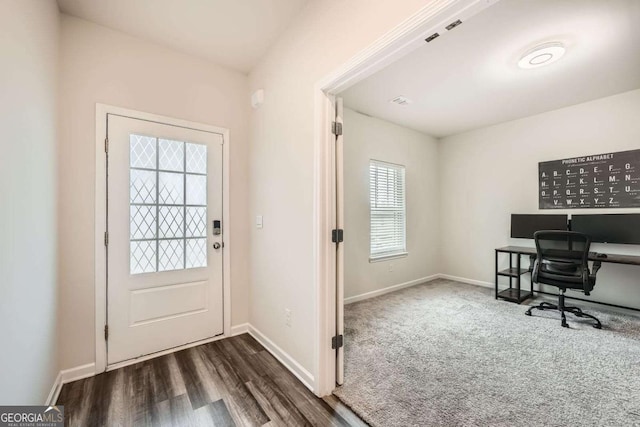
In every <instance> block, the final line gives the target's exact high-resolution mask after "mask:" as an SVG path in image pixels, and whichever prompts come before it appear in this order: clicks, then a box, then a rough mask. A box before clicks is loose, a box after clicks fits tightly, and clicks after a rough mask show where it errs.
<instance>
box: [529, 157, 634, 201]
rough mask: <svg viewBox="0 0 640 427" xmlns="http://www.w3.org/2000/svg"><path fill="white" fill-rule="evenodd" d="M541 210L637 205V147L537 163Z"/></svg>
mask: <svg viewBox="0 0 640 427" xmlns="http://www.w3.org/2000/svg"><path fill="white" fill-rule="evenodd" d="M538 177H539V185H538V196H539V207H540V209H573V208H580V209H585V208H638V207H640V150H631V151H620V152H617V153H607V154H598V155H593V156H584V157H572V158H569V159H562V160H552V161H548V162H540V163H538Z"/></svg>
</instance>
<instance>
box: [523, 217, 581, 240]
mask: <svg viewBox="0 0 640 427" xmlns="http://www.w3.org/2000/svg"><path fill="white" fill-rule="evenodd" d="M568 219H569V217H568V216H567V215H529V214H525V215H523V214H511V237H512V238H514V239H533V233H535V232H536V231H539V230H567V228H568V227H567V224H568Z"/></svg>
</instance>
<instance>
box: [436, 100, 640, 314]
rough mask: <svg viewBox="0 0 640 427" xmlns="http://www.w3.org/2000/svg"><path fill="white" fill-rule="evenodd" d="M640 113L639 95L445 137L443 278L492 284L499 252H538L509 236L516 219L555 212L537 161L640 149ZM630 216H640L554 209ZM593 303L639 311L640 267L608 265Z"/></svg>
mask: <svg viewBox="0 0 640 427" xmlns="http://www.w3.org/2000/svg"><path fill="white" fill-rule="evenodd" d="M522 102H525V101H522ZM639 114H640V90H635V91H631V92H626V93H623V94H619V95H615V96H611V97H607V98H603V99H599V100H596V101H591V102H587V103H583V104H578V105H575V106H572V107H567V108H563V109H560V110H556V111H551V112H547V113H544V114H540V115H536V116H532V117H528V118H524V119H521V120H515V121H511V122H507V123H503V124H499V125H496V126H491V127H487V128H483V129H479V130H475V131H471V132H467V133H463V134H460V135H455V136H451V137H447V138H444V139H442V140H441V141H440V167H441V172H442V173H441V178H440V182H441V183H442V186H441V200H442V204H441V212H440V215H441V218H442V235H441V237H442V238H441V244H442V259H443V271H442V272H443V273H446V274H451V275H453V276H458V277H464V278H469V279H474V280H480V281H484V282H491V283H492V282H493V280H494V276H493V275H494V248H497V247H499V246H504V245H507V244H518V245H521V246H524V245H528V246H533V242H532V241H531V240H520V239H510V238H509V233H510V228H509V227H510V225H509V224H510V214H511V213H551V212H550V211H548V210H545V211H540V210H538V162H541V161H546V160H557V159H562V158H567V157H574V156H579V155H587V154H600V153H607V152H613V151H623V150H632V149H639V148H640V120H638V117H640V116H639ZM628 212H636V213H637V212H640V210H639V209H607V210H600V209H599V210H594V209H574V210H563V211H555V210H554V211H553V213H568V214H571V213H628ZM593 250H595V251H600V252H610V253H629V254H637V255H640V247H638V246H631V245H602V244H599V245H597V244H594V245H593ZM507 263H508V258H506V257H504V258H503V260H502V264H503V266H504V265H505V264H507ZM503 283H505V282H503ZM527 283H528V282H527ZM527 286H528V285H527ZM576 296H579V295H576ZM591 297H592V298H593V299H596V300H600V301H606V302H612V303H617V304H622V305H627V306H628V305H633V306H636V307H638V306H640V284H639V283H638V267H633V266H625V265H613V264H603V267H602V269H601V270H600V272H599V273H598V283H597V285H596V288H595V290H594V292H593V293H592V294H591Z"/></svg>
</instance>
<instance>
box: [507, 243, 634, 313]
mask: <svg viewBox="0 0 640 427" xmlns="http://www.w3.org/2000/svg"><path fill="white" fill-rule="evenodd" d="M501 253H503V254H509V268H507V269H505V270H500V271H499V270H498V255H499V254H501ZM513 255H515V258H516V263H515V266H514V263H513V258H514V257H513ZM523 255H525V256H532V255H533V256H536V255H537V252H536V248H527V247H523V246H504V247H501V248H497V249H496V267H495V268H496V282H495V297H496V299H498V298H501V299H504V300H506V301H511V302H515V303H518V304H520V303H521V302H522V301H524V300H526V299H528V298H531V297H533V295H534V294H535V293H538V294H545V295H555V294H552V293H550V292H544V291H540V290H537V291H536V290H534V289H533V281H532V282H531V289H529V290H525V289H522V288H521V286H520V278H521V277H522V275H523V274H526V273H530V272H531V267H532V265H533V264H531V266H530V267H529V268H521V264H520V258H521V257H522V256H523ZM603 255H605V256H603ZM589 261H600V262H601V263H610V264H625V265H638V266H640V256H635V255H617V254H603V253H598V252H589ZM501 276H502V277H508V278H509V288H508V289H505V290H503V291H501V292H498V278H499V277H501ZM514 280H515V287H514V286H513V285H514V283H513V282H514ZM565 298H569V299H575V300H580V301H587V302H593V303H596V304H603V305H608V306H611V307H618V308H625V309H627V310H635V311H640V308H636V307H626V306H624V305H617V304H610V303H606V302H599V301H594V300H588V299H584V298H576V297H565Z"/></svg>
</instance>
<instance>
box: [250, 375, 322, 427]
mask: <svg viewBox="0 0 640 427" xmlns="http://www.w3.org/2000/svg"><path fill="white" fill-rule="evenodd" d="M247 387H249V390H251V393H252V394H253V395H254V396H255V397H256V399H257V400H258V401H259V402H260V403H261V405H262V408H263V409H264V410H265V411H269V417H270V418H272V419H274V420H276V421H277V422H280V423H284V424H285V425H288V426H310V425H311V423H310V422H309V421H308V420H307V419H306V418H305V417H304V416H303V415H302V414H301V413H300V411H298V409H297V408H296V406H295V405H294V404H293V403H292V402H291V401H290V400H289V399H288V398H287V397H286V395H285V394H284V393H282V392H281V391H280V390H279V389H278V388H277V386H276V385H275V383H273V381H272V380H271V379H270V378H269V377H262V378H258V379H256V380H254V381H250V382H249V383H247Z"/></svg>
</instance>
